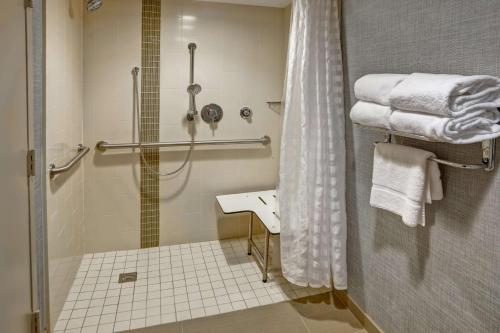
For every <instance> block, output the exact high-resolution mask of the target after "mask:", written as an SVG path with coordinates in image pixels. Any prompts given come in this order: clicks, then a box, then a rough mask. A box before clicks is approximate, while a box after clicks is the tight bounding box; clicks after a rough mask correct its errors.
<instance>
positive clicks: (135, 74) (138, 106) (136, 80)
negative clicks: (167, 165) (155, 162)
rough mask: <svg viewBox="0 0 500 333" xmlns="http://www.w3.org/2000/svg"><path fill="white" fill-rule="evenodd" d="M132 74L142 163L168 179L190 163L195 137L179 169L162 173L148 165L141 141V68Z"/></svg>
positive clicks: (192, 138)
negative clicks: (139, 78)
mask: <svg viewBox="0 0 500 333" xmlns="http://www.w3.org/2000/svg"><path fill="white" fill-rule="evenodd" d="M132 74H133V77H134V109H135V110H136V115H137V134H138V136H139V140H138V141H139V142H138V145H139V152H140V155H141V159H142V162H143V163H144V165H145V166H146V169H148V170H149V171H151V172H152V173H154V174H156V175H158V176H161V177H166V176H171V175H174V174H176V173H178V172H179V171H181V170H182V169H184V167H185V166H186V164H187V163H188V161H189V159H190V157H191V153H192V151H193V148H194V137H193V136H191V144H190V145H189V150H188V152H187V153H186V156H185V158H184V162H182V164H181V165H180V166H179V167H178V168H177V169H175V170H173V171H170V172H166V173H162V172H160V171H157V170H155V169H154V168H153V167H152V166H151V165H150V164H149V163H148V161H146V158H145V157H144V150H143V148H144V147H143V146H142V141H141V138H142V129H141V127H142V126H141V112H140V105H141V103H140V100H139V83H138V75H139V68H138V67H135V68H134V69H133V70H132Z"/></svg>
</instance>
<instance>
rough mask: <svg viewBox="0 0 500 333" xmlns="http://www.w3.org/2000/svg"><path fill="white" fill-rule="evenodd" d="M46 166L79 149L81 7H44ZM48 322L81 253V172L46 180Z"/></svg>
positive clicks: (60, 1)
mask: <svg viewBox="0 0 500 333" xmlns="http://www.w3.org/2000/svg"><path fill="white" fill-rule="evenodd" d="M46 9H47V30H46V36H47V62H46V69H47V77H46V80H47V81H46V83H47V91H46V110H47V111H46V112H47V116H46V117H47V119H46V123H47V141H46V144H47V162H48V163H55V164H56V165H61V164H63V163H65V162H66V161H67V160H68V159H70V158H71V157H72V156H73V155H74V154H75V147H76V146H77V145H78V144H79V143H82V135H83V134H82V121H83V120H82V116H83V96H82V93H83V78H82V9H83V7H82V1H81V0H51V1H47V5H46ZM47 184H48V189H47V192H48V193H47V217H48V219H47V221H48V222H47V223H48V251H49V253H48V254H49V283H50V306H51V321H52V322H54V321H55V320H56V319H57V316H58V314H59V312H60V311H61V308H62V305H63V303H64V301H65V298H66V295H67V292H68V290H69V289H70V287H71V284H72V283H73V279H74V276H75V274H76V271H77V270H78V266H79V262H80V258H81V255H82V254H83V252H84V247H83V201H84V199H83V166H82V165H78V166H77V167H76V168H74V169H73V170H72V171H71V172H69V173H67V174H64V175H60V176H58V177H57V178H55V179H53V180H50V179H48V180H47Z"/></svg>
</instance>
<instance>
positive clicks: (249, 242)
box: [247, 213, 253, 256]
mask: <svg viewBox="0 0 500 333" xmlns="http://www.w3.org/2000/svg"><path fill="white" fill-rule="evenodd" d="M252 230H253V213H250V220H249V222H248V252H247V253H248V255H249V256H251V255H252Z"/></svg>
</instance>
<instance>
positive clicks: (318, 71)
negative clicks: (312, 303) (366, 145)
mask: <svg viewBox="0 0 500 333" xmlns="http://www.w3.org/2000/svg"><path fill="white" fill-rule="evenodd" d="M337 6H338V2H337V0H294V1H293V9H292V11H293V15H292V22H291V30H290V40H289V50H288V63H287V78H286V88H285V98H284V99H285V113H284V120H283V121H284V123H283V134H282V140H281V160H280V177H279V185H278V200H279V207H280V219H281V261H282V262H281V263H282V269H283V275H284V276H285V278H286V279H287V280H289V281H290V282H292V283H295V284H297V285H301V286H312V287H322V286H326V287H331V281H332V279H333V282H334V286H335V288H336V289H346V288H347V273H346V213H345V136H344V107H343V75H342V58H341V49H340V31H339V17H338V7H337Z"/></svg>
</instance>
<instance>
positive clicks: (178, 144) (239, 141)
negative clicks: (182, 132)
mask: <svg viewBox="0 0 500 333" xmlns="http://www.w3.org/2000/svg"><path fill="white" fill-rule="evenodd" d="M255 143H260V144H263V145H264V146H266V145H268V144H269V143H271V138H270V137H269V136H267V135H265V136H263V137H262V138H258V139H236V140H207V141H177V142H145V143H141V144H140V146H141V147H143V148H161V147H182V146H190V145H195V146H210V145H231V144H255ZM95 147H96V149H97V150H100V151H106V149H123V148H139V143H136V142H134V143H108V142H106V141H99V142H98V143H97V144H96V146H95Z"/></svg>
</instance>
